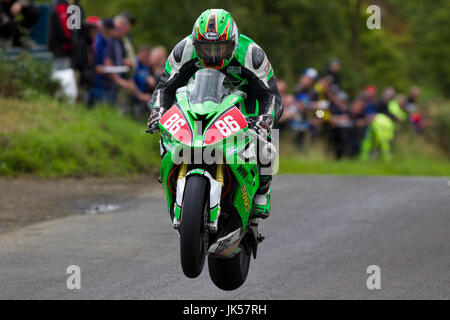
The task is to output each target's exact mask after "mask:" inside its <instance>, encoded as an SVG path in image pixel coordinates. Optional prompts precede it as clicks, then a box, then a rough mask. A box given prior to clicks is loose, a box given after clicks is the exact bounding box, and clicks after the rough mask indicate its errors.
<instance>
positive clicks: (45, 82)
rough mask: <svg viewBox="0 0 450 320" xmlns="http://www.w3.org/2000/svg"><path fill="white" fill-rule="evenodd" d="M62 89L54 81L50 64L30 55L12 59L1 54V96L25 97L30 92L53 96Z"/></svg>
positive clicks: (57, 82) (58, 83)
mask: <svg viewBox="0 0 450 320" xmlns="http://www.w3.org/2000/svg"><path fill="white" fill-rule="evenodd" d="M60 87H61V84H60V82H59V81H57V80H55V79H52V68H51V65H50V64H49V63H46V62H42V61H37V60H35V59H33V58H32V57H30V56H29V55H28V54H21V55H20V56H18V57H14V58H12V57H10V56H8V55H7V54H5V53H4V52H0V96H3V97H16V98H17V97H24V96H26V95H27V94H29V93H30V91H31V92H38V93H45V94H49V95H53V94H54V93H55V92H56V91H57V90H59V89H60Z"/></svg>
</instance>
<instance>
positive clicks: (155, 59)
mask: <svg viewBox="0 0 450 320" xmlns="http://www.w3.org/2000/svg"><path fill="white" fill-rule="evenodd" d="M166 60H167V50H166V48H164V47H163V46H155V47H154V48H153V50H152V55H151V57H150V67H151V71H152V74H153V76H154V77H155V79H156V82H158V81H159V78H160V77H161V75H162V74H163V72H164V68H165V66H166Z"/></svg>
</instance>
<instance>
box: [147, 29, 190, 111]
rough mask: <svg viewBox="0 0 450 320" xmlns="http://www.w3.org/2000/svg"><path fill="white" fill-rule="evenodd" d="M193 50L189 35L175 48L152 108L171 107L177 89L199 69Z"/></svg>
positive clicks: (167, 62)
mask: <svg viewBox="0 0 450 320" xmlns="http://www.w3.org/2000/svg"><path fill="white" fill-rule="evenodd" d="M193 50H194V46H193V44H192V40H191V39H190V38H189V37H186V38H184V39H183V40H182V41H180V42H179V43H178V44H177V45H176V46H175V47H174V48H173V50H172V52H171V53H170V55H169V58H168V59H167V61H166V67H165V69H164V72H163V74H162V75H161V78H160V80H159V82H158V85H157V86H156V88H155V91H154V93H153V96H152V99H151V100H150V102H149V108H150V109H151V108H154V107H161V108H164V109H166V110H167V109H169V108H170V106H171V104H172V102H173V100H174V99H175V94H176V91H177V89H178V88H180V87H182V86H184V85H186V84H187V82H188V81H189V79H190V78H191V77H192V75H193V74H194V73H195V72H196V71H197V70H198V67H197V66H196V59H193Z"/></svg>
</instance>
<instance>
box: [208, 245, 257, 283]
mask: <svg viewBox="0 0 450 320" xmlns="http://www.w3.org/2000/svg"><path fill="white" fill-rule="evenodd" d="M250 258H251V254H250V255H249V254H248V253H247V251H246V250H245V249H244V248H243V247H241V251H240V252H239V253H238V254H237V255H235V256H234V257H233V258H219V257H213V256H208V269H209V276H210V278H211V280H212V282H213V283H214V284H215V285H216V286H217V287H218V288H219V289H222V290H225V291H231V290H235V289H237V288H239V287H240V286H242V284H243V283H244V282H245V280H247V275H248V270H249V269H250Z"/></svg>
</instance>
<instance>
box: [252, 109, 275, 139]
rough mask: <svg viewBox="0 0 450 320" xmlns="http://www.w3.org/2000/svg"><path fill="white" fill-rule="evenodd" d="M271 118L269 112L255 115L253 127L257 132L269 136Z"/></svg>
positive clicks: (271, 123) (271, 124)
mask: <svg viewBox="0 0 450 320" xmlns="http://www.w3.org/2000/svg"><path fill="white" fill-rule="evenodd" d="M272 126H273V119H272V116H271V115H270V114H262V115H259V116H257V117H256V119H255V121H254V123H253V127H254V128H255V129H256V131H257V132H258V133H259V134H262V135H265V136H270V134H271V132H272Z"/></svg>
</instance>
